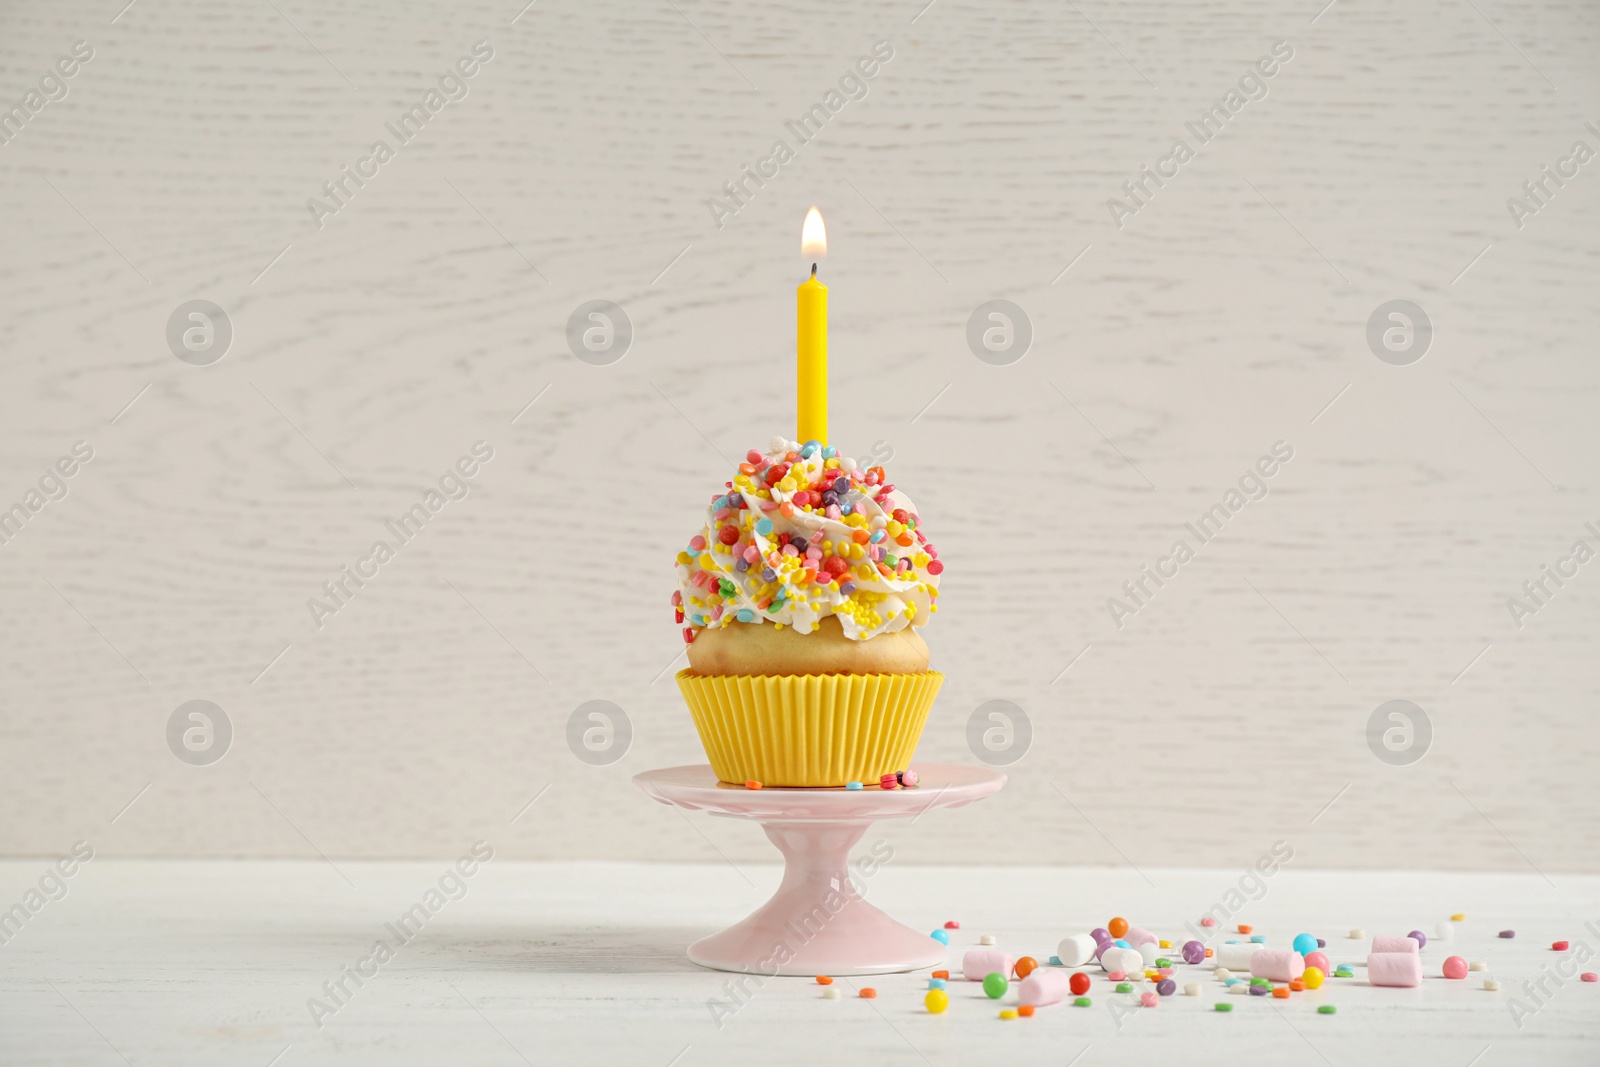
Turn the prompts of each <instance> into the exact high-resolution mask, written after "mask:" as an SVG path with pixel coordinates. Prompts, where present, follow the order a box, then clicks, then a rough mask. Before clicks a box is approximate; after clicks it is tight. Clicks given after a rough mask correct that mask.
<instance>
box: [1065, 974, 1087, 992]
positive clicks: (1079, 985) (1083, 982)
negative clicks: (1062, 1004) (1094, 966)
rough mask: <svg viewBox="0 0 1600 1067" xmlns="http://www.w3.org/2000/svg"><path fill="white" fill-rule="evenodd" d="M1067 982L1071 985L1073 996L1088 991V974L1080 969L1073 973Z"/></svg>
mask: <svg viewBox="0 0 1600 1067" xmlns="http://www.w3.org/2000/svg"><path fill="white" fill-rule="evenodd" d="M1069 982H1070V984H1071V986H1072V993H1073V995H1074V996H1079V997H1081V996H1083V995H1084V994H1085V993H1087V992H1089V976H1088V975H1086V974H1084V973H1083V972H1082V971H1079V972H1078V973H1077V974H1074V975H1073V976H1072V978H1071V979H1070V980H1069Z"/></svg>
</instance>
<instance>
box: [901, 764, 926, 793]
mask: <svg viewBox="0 0 1600 1067" xmlns="http://www.w3.org/2000/svg"><path fill="white" fill-rule="evenodd" d="M898 777H899V779H900V784H901V785H903V786H905V787H906V788H907V789H910V788H911V787H912V786H914V785H916V784H917V783H918V782H919V781H921V780H922V779H921V777H920V776H919V775H918V774H917V772H916V771H913V770H910V769H907V770H903V771H901V772H900V774H899V775H898Z"/></svg>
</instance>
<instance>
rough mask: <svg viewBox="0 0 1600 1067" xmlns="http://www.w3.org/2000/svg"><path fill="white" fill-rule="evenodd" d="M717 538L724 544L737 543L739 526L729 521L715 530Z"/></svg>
mask: <svg viewBox="0 0 1600 1067" xmlns="http://www.w3.org/2000/svg"><path fill="white" fill-rule="evenodd" d="M717 540H718V541H721V542H722V543H723V544H725V545H733V544H737V543H738V542H739V527H737V526H734V525H733V524H732V523H729V524H728V525H727V526H724V527H723V528H722V529H720V530H718V531H717Z"/></svg>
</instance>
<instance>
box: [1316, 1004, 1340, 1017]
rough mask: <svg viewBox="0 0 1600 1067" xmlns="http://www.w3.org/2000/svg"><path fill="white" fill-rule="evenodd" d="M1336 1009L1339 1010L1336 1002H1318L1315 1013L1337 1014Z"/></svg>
mask: <svg viewBox="0 0 1600 1067" xmlns="http://www.w3.org/2000/svg"><path fill="white" fill-rule="evenodd" d="M1338 1011H1339V1006H1338V1005H1337V1004H1318V1005H1317V1014H1318V1015H1334V1014H1337V1013H1338Z"/></svg>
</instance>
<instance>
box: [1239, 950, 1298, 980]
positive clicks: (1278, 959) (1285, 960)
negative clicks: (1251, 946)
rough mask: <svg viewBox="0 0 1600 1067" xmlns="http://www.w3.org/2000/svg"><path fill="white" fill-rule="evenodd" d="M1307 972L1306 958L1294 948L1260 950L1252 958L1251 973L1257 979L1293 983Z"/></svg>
mask: <svg viewBox="0 0 1600 1067" xmlns="http://www.w3.org/2000/svg"><path fill="white" fill-rule="evenodd" d="M1305 971H1306V961H1305V957H1304V956H1302V955H1300V953H1298V952H1296V951H1295V950H1294V949H1292V948H1260V949H1256V951H1255V953H1254V954H1253V955H1251V957H1250V973H1251V974H1252V975H1254V976H1255V977H1257V978H1267V979H1270V980H1272V981H1274V982H1292V981H1294V980H1295V979H1296V978H1299V977H1300V976H1301V975H1302V974H1304V973H1305Z"/></svg>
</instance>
